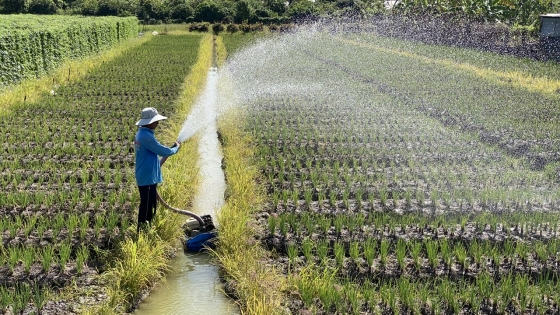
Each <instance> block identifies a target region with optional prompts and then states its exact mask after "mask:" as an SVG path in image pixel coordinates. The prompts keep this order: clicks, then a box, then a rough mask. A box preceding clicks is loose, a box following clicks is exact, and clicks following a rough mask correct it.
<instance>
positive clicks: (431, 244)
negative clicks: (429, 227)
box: [425, 241, 439, 269]
mask: <svg viewBox="0 0 560 315" xmlns="http://www.w3.org/2000/svg"><path fill="white" fill-rule="evenodd" d="M425 247H426V254H427V255H428V262H429V263H430V266H431V267H432V268H434V269H436V268H437V266H438V263H439V259H438V242H437V241H427V242H426V243H425Z"/></svg>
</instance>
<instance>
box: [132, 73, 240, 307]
mask: <svg viewBox="0 0 560 315" xmlns="http://www.w3.org/2000/svg"><path fill="white" fill-rule="evenodd" d="M217 81H218V73H217V71H215V68H214V70H211V71H210V72H209V73H208V79H207V82H206V87H205V89H204V91H203V92H202V94H201V96H200V98H199V100H198V101H197V103H196V104H195V106H194V108H193V110H192V111H191V113H190V114H189V116H188V117H187V119H186V120H185V123H184V126H183V130H182V131H181V134H180V135H179V139H181V140H182V141H185V140H186V139H188V138H190V137H192V136H193V135H195V134H198V135H199V145H198V153H199V160H198V162H197V163H198V167H199V169H200V179H201V183H200V186H199V191H198V192H197V194H196V196H195V199H194V201H193V208H192V209H189V210H191V211H193V212H195V213H197V214H200V215H202V214H210V215H212V217H213V219H214V223H217V219H216V215H217V213H218V211H219V210H220V208H221V207H222V206H223V204H224V192H225V189H226V183H225V178H224V173H223V171H222V168H221V161H222V152H221V146H220V142H219V141H218V134H217V127H216V103H217V94H218V93H217ZM171 265H172V268H173V271H171V272H170V273H169V274H168V275H167V276H166V278H165V281H163V282H162V283H161V284H160V285H158V287H157V288H155V289H154V290H153V291H152V292H151V293H150V296H149V297H148V298H147V299H146V300H145V301H144V302H143V303H142V304H141V305H140V306H139V307H138V309H137V310H136V311H135V312H134V313H135V314H136V315H156V314H157V315H160V314H169V315H174V314H216V315H221V314H240V311H239V308H238V307H237V305H236V304H235V303H234V302H233V300H231V299H229V298H228V297H227V296H226V295H225V294H224V293H223V291H222V285H221V284H220V281H219V277H218V268H217V267H216V266H215V265H213V263H212V260H211V257H210V256H209V255H208V254H205V253H198V254H188V253H183V251H182V250H180V251H179V253H178V254H177V256H176V257H175V258H174V259H173V260H172V262H171Z"/></svg>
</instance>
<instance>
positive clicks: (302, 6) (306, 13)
mask: <svg viewBox="0 0 560 315" xmlns="http://www.w3.org/2000/svg"><path fill="white" fill-rule="evenodd" d="M317 13H318V10H317V8H316V7H315V3H313V2H311V1H309V0H298V1H295V2H292V3H290V6H289V7H288V11H287V12H286V14H287V15H288V16H289V17H291V18H292V19H305V18H309V17H313V16H316V15H317Z"/></svg>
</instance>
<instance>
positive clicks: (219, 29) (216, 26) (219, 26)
mask: <svg viewBox="0 0 560 315" xmlns="http://www.w3.org/2000/svg"><path fill="white" fill-rule="evenodd" d="M223 31H224V26H223V25H222V24H221V23H216V24H213V25H212V32H214V34H216V35H218V34H219V33H220V32H223Z"/></svg>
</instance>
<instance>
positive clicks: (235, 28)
mask: <svg viewBox="0 0 560 315" xmlns="http://www.w3.org/2000/svg"><path fill="white" fill-rule="evenodd" d="M226 30H227V31H228V32H230V33H235V32H239V25H237V24H233V23H231V24H228V26H227V29H226Z"/></svg>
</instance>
